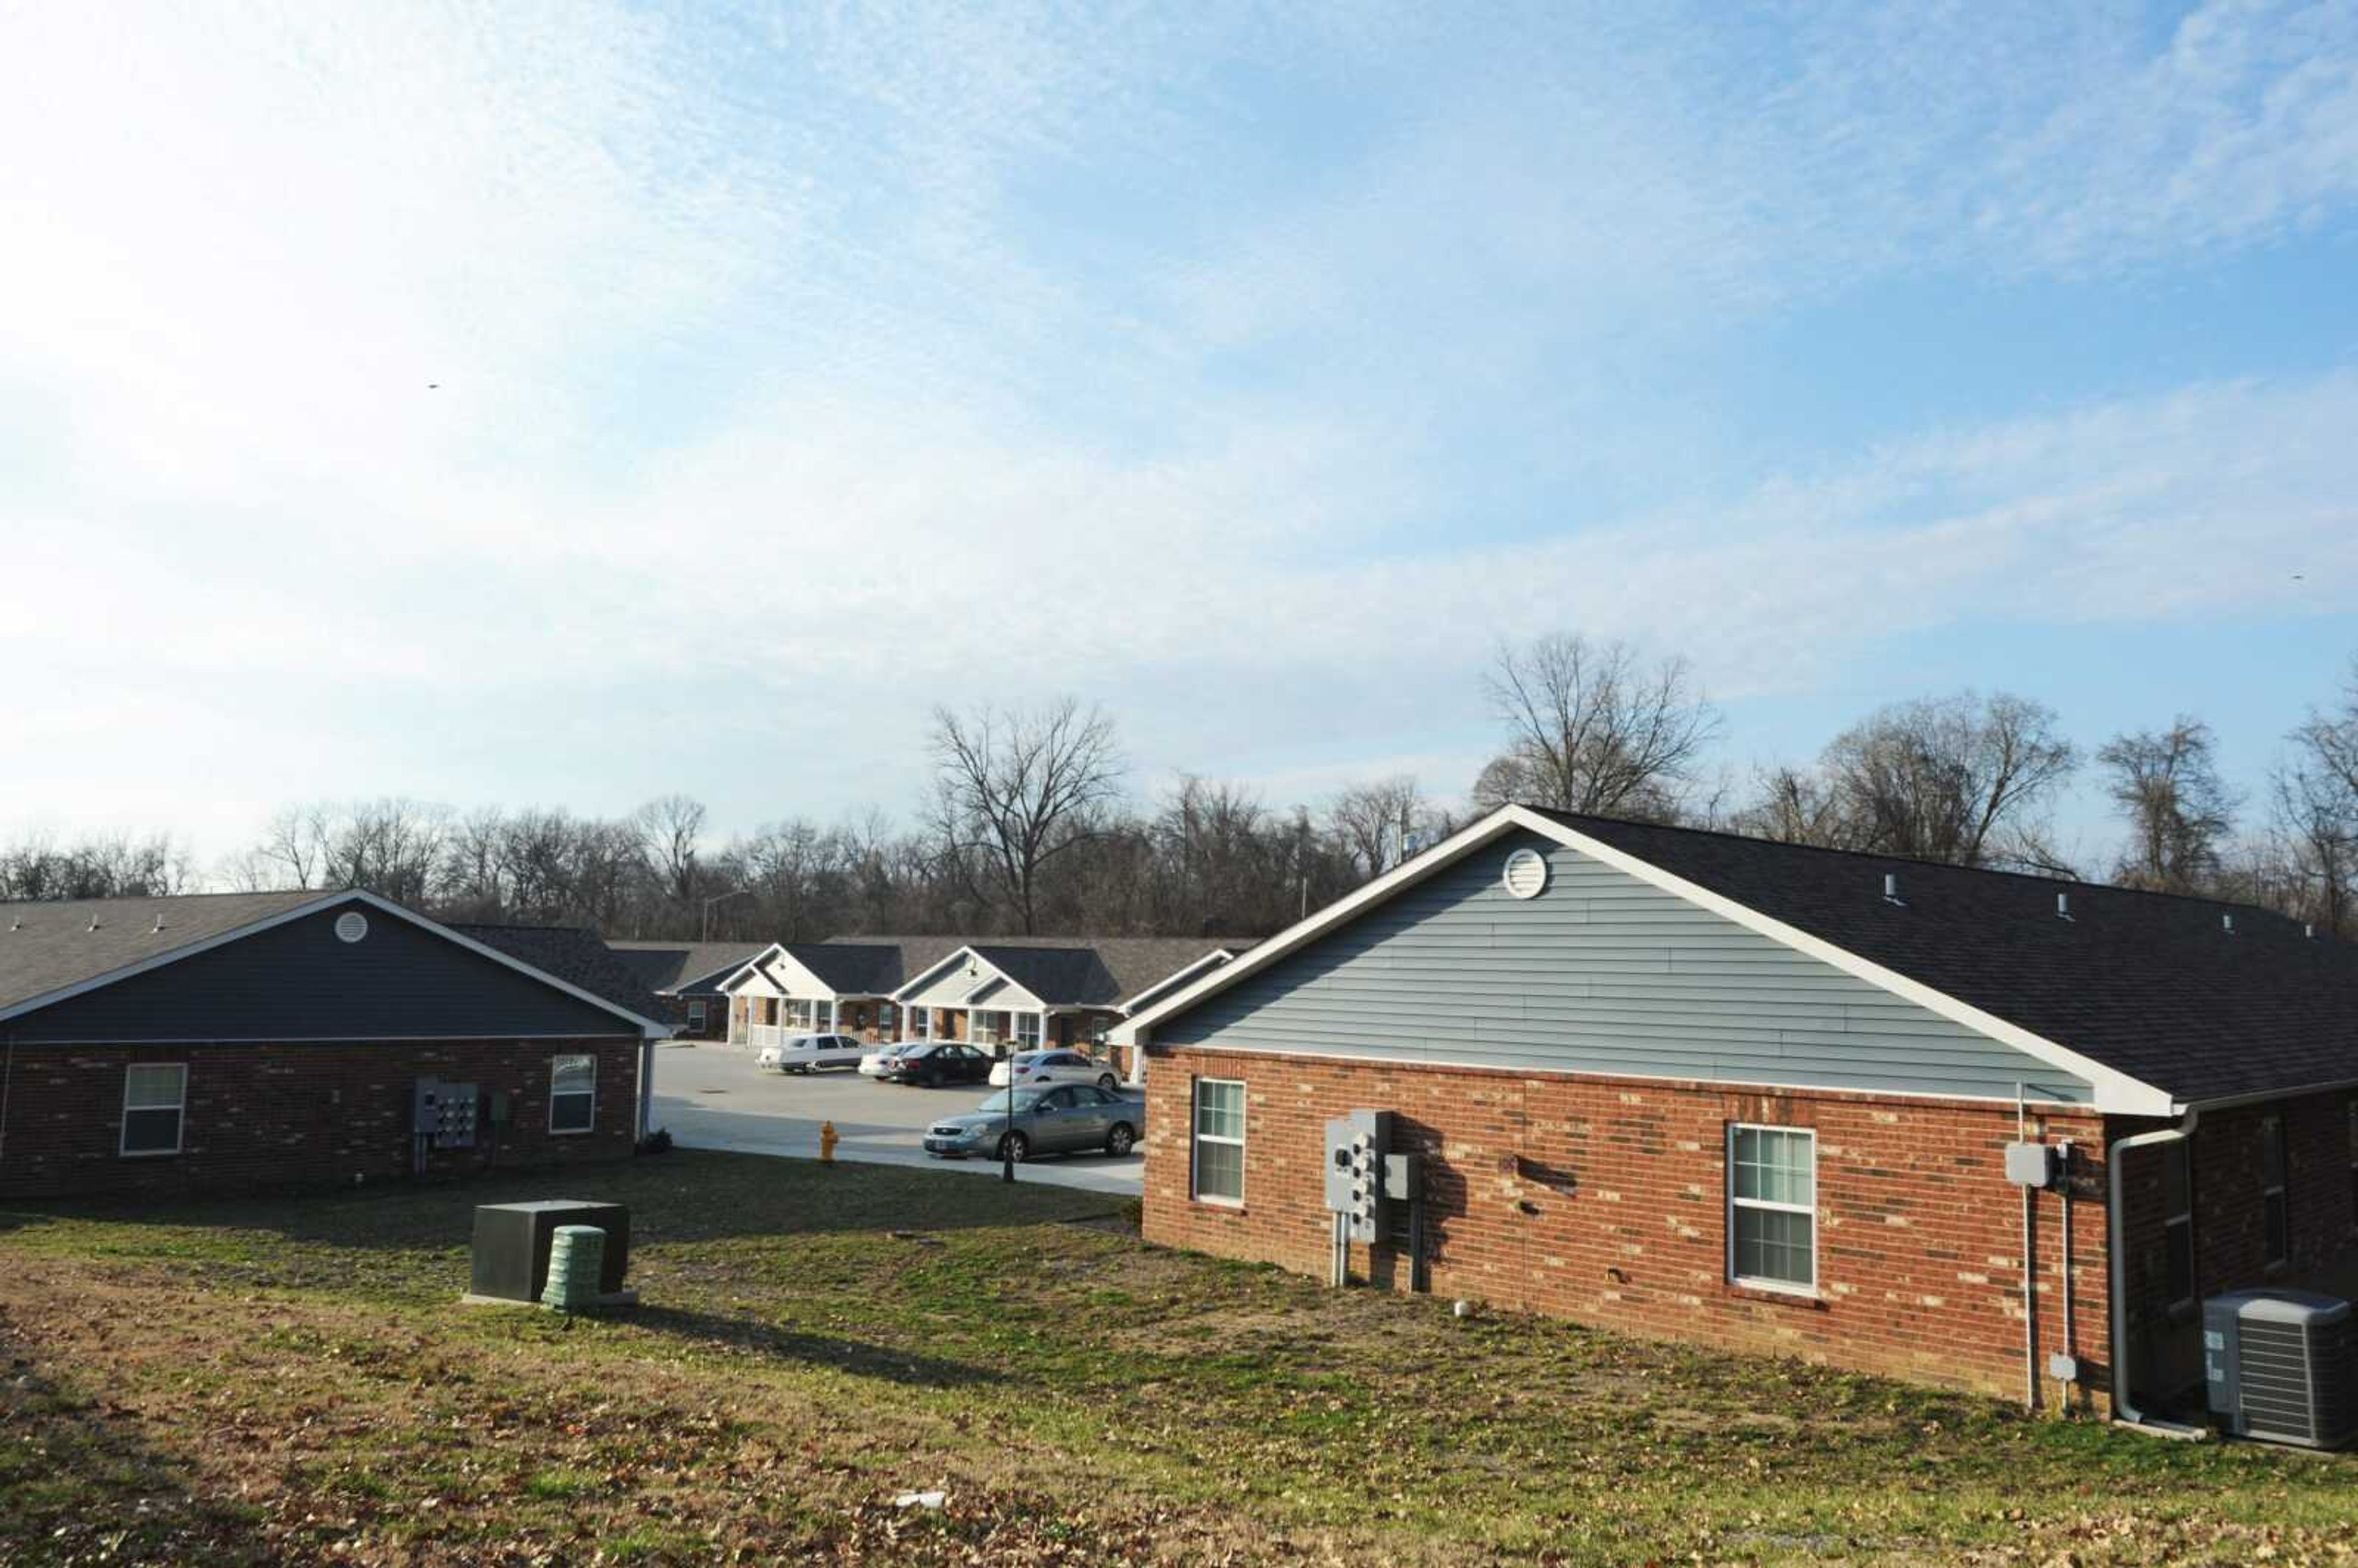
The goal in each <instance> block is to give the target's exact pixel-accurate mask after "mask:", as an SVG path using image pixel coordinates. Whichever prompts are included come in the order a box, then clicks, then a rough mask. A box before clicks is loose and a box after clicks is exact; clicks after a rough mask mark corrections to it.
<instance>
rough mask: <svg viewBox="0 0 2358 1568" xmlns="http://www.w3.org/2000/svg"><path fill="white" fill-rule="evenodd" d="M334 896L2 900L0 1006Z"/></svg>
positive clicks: (314, 891)
mask: <svg viewBox="0 0 2358 1568" xmlns="http://www.w3.org/2000/svg"><path fill="white" fill-rule="evenodd" d="M333 896H334V895H333V894H331V893H327V892H319V890H317V889H312V890H310V891H308V892H303V891H297V892H232V893H191V894H184V895H181V896H178V897H173V898H100V899H76V900H72V901H70V902H60V903H0V1008H6V1007H14V1006H16V1004H17V1003H19V1002H23V1001H27V1000H31V999H32V998H34V997H38V996H47V995H49V993H50V992H52V991H59V990H63V989H66V988H68V987H70V986H76V985H80V984H81V983H82V982H83V981H85V980H94V979H98V978H99V977H100V976H102V975H107V974H112V973H114V971H115V970H117V969H122V968H129V967H130V966H131V965H134V964H137V963H140V962H142V961H144V960H146V959H149V958H155V957H162V956H164V955H165V954H168V953H172V952H175V951H177V950H178V949H180V948H182V947H187V946H193V945H194V944H196V943H199V942H202V941H204V940H206V939H207V938H208V937H212V936H220V935H224V934H226V933H228V932H232V931H235V930H237V929H238V928H240V927H241V926H246V925H254V923H255V922H257V921H262V920H267V919H269V918H270V917H271V916H272V915H274V914H286V913H287V911H289V910H292V909H297V908H300V907H301V906H303V905H304V904H307V903H319V902H320V901H321V900H324V899H329V898H331V897H333ZM159 921H160V922H161V923H162V928H161V929H160V930H159V929H157V923H158V922H159ZM93 925H94V926H95V929H93V928H92V927H93Z"/></svg>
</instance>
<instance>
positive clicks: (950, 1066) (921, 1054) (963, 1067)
mask: <svg viewBox="0 0 2358 1568" xmlns="http://www.w3.org/2000/svg"><path fill="white" fill-rule="evenodd" d="M884 1076H885V1078H886V1080H887V1081H888V1082H892V1083H896V1084H919V1085H922V1086H924V1087H926V1088H932V1087H935V1086H936V1085H938V1084H979V1083H980V1082H982V1081H983V1080H984V1079H985V1078H988V1077H989V1076H990V1055H989V1054H986V1053H984V1052H981V1051H978V1050H976V1049H975V1048H974V1047H973V1046H971V1045H968V1044H963V1043H961V1042H958V1041H954V1040H944V1041H937V1042H936V1043H935V1044H931V1045H914V1046H912V1047H910V1048H909V1049H908V1050H906V1051H903V1052H902V1053H901V1054H900V1055H898V1056H896V1057H894V1058H893V1059H892V1062H891V1063H890V1064H888V1065H887V1066H886V1068H885V1071H884Z"/></svg>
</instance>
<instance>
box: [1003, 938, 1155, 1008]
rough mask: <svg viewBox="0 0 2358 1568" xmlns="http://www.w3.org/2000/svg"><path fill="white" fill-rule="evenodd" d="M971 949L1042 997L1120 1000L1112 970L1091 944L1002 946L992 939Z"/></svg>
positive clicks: (1097, 1002)
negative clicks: (1088, 945) (1075, 945)
mask: <svg viewBox="0 0 2358 1568" xmlns="http://www.w3.org/2000/svg"><path fill="white" fill-rule="evenodd" d="M974 950H975V954H976V956H977V957H979V958H981V959H982V961H983V962H984V963H986V964H989V965H990V967H991V968H994V969H997V970H998V971H999V972H1000V973H1001V974H1002V975H1005V976H1006V977H1007V978H1008V979H1011V980H1013V981H1014V982H1015V983H1016V984H1017V985H1019V986H1022V988H1023V989H1025V990H1027V991H1030V992H1031V993H1032V994H1033V996H1036V997H1038V998H1039V999H1040V1000H1042V1001H1044V1002H1049V1003H1052V1004H1053V1003H1058V1002H1070V1003H1076V1004H1092V1005H1095V1006H1098V1007H1110V1006H1112V1005H1113V1004H1114V1003H1116V1002H1118V1001H1120V1000H1121V997H1122V993H1121V989H1120V986H1118V985H1117V984H1116V983H1115V981H1114V978H1113V972H1112V971H1111V970H1109V969H1108V968H1106V967H1105V963H1104V961H1103V960H1102V959H1100V958H1099V957H1098V952H1097V949H1096V948H1094V947H1003V946H1000V945H999V944H997V943H995V942H994V943H990V944H987V945H986V944H982V943H977V944H976V945H975V949H974Z"/></svg>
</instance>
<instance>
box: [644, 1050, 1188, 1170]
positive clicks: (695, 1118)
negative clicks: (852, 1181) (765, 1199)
mask: <svg viewBox="0 0 2358 1568" xmlns="http://www.w3.org/2000/svg"><path fill="white" fill-rule="evenodd" d="M991 1092H992V1091H991V1089H990V1086H989V1085H987V1084H959V1085H955V1086H950V1087H943V1088H938V1089H921V1088H916V1087H912V1086H910V1085H906V1084H880V1083H878V1082H876V1081H875V1080H874V1079H872V1078H863V1077H861V1076H860V1075H859V1074H858V1073H855V1072H851V1071H849V1070H848V1069H840V1070H838V1069H830V1070H828V1071H827V1072H824V1073H815V1074H811V1075H809V1076H802V1075H795V1076H787V1075H785V1074H783V1073H768V1072H763V1070H762V1069H760V1068H759V1067H756V1066H755V1065H753V1052H752V1047H750V1046H743V1045H720V1044H713V1043H711V1042H710V1041H703V1042H699V1043H698V1044H694V1045H685V1044H665V1045H662V1046H659V1047H657V1048H656V1051H655V1098H654V1125H655V1126H657V1127H660V1128H663V1129H665V1130H667V1131H668V1132H670V1134H671V1135H672V1137H673V1139H674V1140H675V1141H677V1142H679V1143H681V1144H683V1145H685V1146H687V1147H688V1148H691V1149H725V1150H729V1151H730V1152H735V1153H741V1154H792V1155H796V1156H799V1157H801V1158H804V1159H812V1160H815V1159H817V1157H818V1130H819V1124H820V1123H821V1122H826V1121H832V1122H834V1123H835V1131H836V1137H837V1139H838V1142H837V1144H836V1146H835V1157H836V1158H837V1159H838V1160H864V1161H871V1162H876V1163H880V1164H886V1165H923V1166H926V1167H928V1168H930V1169H933V1170H936V1171H950V1172H957V1171H963V1172H966V1173H968V1174H970V1175H988V1176H996V1175H998V1174H999V1162H997V1161H995V1160H936V1159H934V1158H933V1157H932V1156H930V1155H928V1154H927V1153H926V1152H925V1150H924V1149H923V1148H921V1147H919V1144H918V1140H919V1139H920V1138H921V1137H922V1136H923V1135H924V1133H925V1126H926V1124H927V1123H928V1122H931V1121H933V1120H934V1119H936V1118H938V1117H944V1116H955V1115H956V1114H957V1113H958V1112H959V1111H963V1110H971V1109H973V1108H975V1107H976V1106H977V1105H979V1103H981V1101H982V1099H983V1098H984V1097H985V1096H986V1095H989V1094H990V1093H991ZM1145 1177H1146V1159H1145V1156H1144V1155H1143V1154H1141V1153H1136V1152H1133V1153H1130V1154H1128V1155H1125V1156H1123V1157H1122V1158H1121V1159H1119V1160H1117V1159H1115V1158H1114V1157H1113V1156H1112V1155H1110V1154H1060V1155H1055V1156H1044V1157H1043V1158H1041V1159H1037V1160H1033V1161H1029V1162H1025V1163H1024V1164H1022V1165H1019V1166H1017V1167H1016V1171H1015V1179H1016V1180H1017V1181H1019V1182H1040V1183H1044V1184H1049V1185H1053V1186H1064V1187H1079V1188H1082V1189H1083V1190H1085V1191H1088V1192H1100V1193H1120V1194H1123V1195H1128V1196H1132V1197H1135V1196H1136V1195H1139V1194H1140V1193H1141V1192H1142V1191H1143V1190H1144V1189H1145Z"/></svg>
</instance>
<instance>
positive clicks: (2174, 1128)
mask: <svg viewBox="0 0 2358 1568" xmlns="http://www.w3.org/2000/svg"><path fill="white" fill-rule="evenodd" d="M1117 1034H1118V1037H1119V1038H1124V1039H1127V1040H1129V1041H1130V1042H1132V1043H1135V1044H1140V1045H1141V1047H1142V1048H1143V1049H1144V1050H1145V1052H1146V1055H1147V1059H1148V1066H1149V1071H1148V1075H1147V1079H1148V1092H1149V1095H1150V1098H1151V1099H1152V1102H1153V1103H1152V1108H1151V1109H1150V1112H1149V1115H1148V1118H1147V1125H1148V1129H1149V1133H1148V1141H1147V1179H1146V1202H1145V1230H1146V1235H1147V1236H1148V1238H1150V1239H1152V1240H1155V1241H1159V1242H1164V1243H1169V1244H1172V1245H1177V1246H1184V1247H1191V1248H1195V1249H1202V1250H1206V1251H1212V1252H1217V1253H1222V1254H1226V1255H1228V1256H1233V1257H1240V1258H1250V1259H1256V1260H1267V1261H1273V1262H1277V1263H1280V1264H1283V1265H1285V1266H1287V1267H1290V1268H1294V1269H1299V1270H1303V1271H1312V1272H1316V1271H1323V1270H1325V1268H1326V1266H1327V1264H1328V1261H1329V1259H1330V1257H1331V1252H1330V1247H1331V1236H1332V1232H1331V1228H1330V1227H1331V1216H1330V1215H1329V1213H1328V1212H1327V1210H1326V1208H1325V1186H1324V1180H1325V1176H1324V1167H1325V1159H1326V1150H1325V1124H1326V1122H1327V1120H1328V1119H1330V1118H1334V1117H1337V1116H1341V1115H1343V1114H1344V1113H1346V1112H1347V1111H1350V1110H1353V1109H1359V1108H1367V1109H1379V1110H1388V1111H1390V1112H1391V1113H1392V1114H1393V1134H1394V1141H1393V1147H1394V1148H1395V1149H1397V1150H1401V1151H1406V1152H1418V1153H1421V1154H1422V1157H1423V1160H1422V1163H1423V1166H1424V1190H1425V1196H1426V1202H1425V1212H1424V1217H1425V1221H1426V1225H1425V1231H1424V1236H1425V1241H1424V1253H1423V1257H1422V1265H1423V1270H1424V1272H1425V1274H1426V1276H1427V1280H1428V1283H1429V1288H1430V1289H1432V1290H1433V1291H1435V1292H1441V1293H1444V1294H1449V1295H1454V1296H1468V1297H1475V1298H1479V1299H1482V1300H1485V1301H1488V1302H1492V1303H1499V1304H1503V1305H1508V1306H1512V1307H1518V1308H1528V1309H1531V1310H1537V1311H1541V1312H1548V1313H1554V1314H1562V1315H1564V1316H1568V1317H1573V1318H1576V1319H1579V1320H1581V1321H1583V1322H1586V1323H1591V1324H1595V1325H1601V1326H1606V1327H1611V1328H1615V1329H1619V1330H1624V1331H1628V1332H1633V1333H1639V1334H1644V1335H1650V1336H1660V1337H1668V1338H1678V1339H1685V1340H1693V1341H1697V1342H1702V1343H1707V1344H1712V1345H1716V1346H1725V1347H1730V1348H1736V1349H1743V1350H1755V1351H1768V1352H1779V1353H1790V1354H1795V1355H1800V1356H1802V1357H1809V1358H1812V1359H1815V1360H1819V1361H1823V1362H1827V1363H1831V1364H1835V1365H1841V1366H1845V1367H1850V1368H1857V1369H1861V1370H1866V1371H1872V1372H1878V1373H1886V1374H1891V1375H1897V1376H1901V1377H1906V1378H1910V1379H1918V1380H1920V1381H1926V1382H1931V1383H1936V1384H1942V1385H1946V1386H1952V1387H1961V1388H1966V1389H1972V1390H1981V1391H1985V1392H1989V1393H1993V1394H2003V1395H2009V1396H2015V1397H2029V1398H2033V1399H2035V1400H2038V1401H2039V1402H2040V1403H2042V1404H2045V1405H2049V1406H2060V1405H2063V1404H2067V1403H2080V1404H2085V1405H2089V1406H2093V1407H2094V1408H2098V1409H2105V1408H2113V1407H2115V1405H2116V1406H2117V1413H2122V1414H2130V1413H2147V1414H2149V1413H2151V1412H2152V1411H2154V1410H2155V1409H2157V1408H2159V1407H2162V1406H2165V1405H2167V1404H2168V1403H2169V1401H2170V1400H2173V1399H2174V1398H2176V1397H2178V1396H2179V1395H2180V1394H2182V1393H2183V1392H2184V1391H2185V1390H2187V1389H2188V1388H2189V1387H2190V1386H2191V1385H2195V1384H2199V1381H2200V1379H2201V1346H2200V1325H2199V1322H2198V1310H2199V1306H2198V1304H2199V1302H2200V1300H2201V1297H2202V1296H2204V1295H2209V1294H2213V1293H2216V1292H2223V1291H2228V1290H2233V1289H2237V1288H2243V1287H2249V1286H2258V1285H2268V1284H2294V1283H2306V1284H2318V1283H2331V1282H2336V1281H2339V1282H2343V1283H2346V1282H2347V1280H2346V1278H2345V1276H2346V1275H2347V1274H2348V1272H2349V1271H2350V1270H2351V1269H2352V1266H2353V1260H2358V1254H2353V1247H2358V1094H2353V1091H2358V957H2353V951H2352V950H2351V949H2350V948H2348V947H2347V946H2342V945H2340V944H2336V943H2333V942H2331V941H2327V940H2324V939H2322V938H2320V937H2317V936H2315V935H2312V934H2311V933H2309V931H2308V930H2306V929H2305V928H2304V927H2302V926H2300V925H2297V924H2295V923H2291V922H2288V921H2286V920H2284V919H2282V918H2281V917H2279V916H2276V915H2273V914H2267V913H2266V912H2264V911H2261V910H2257V909H2253V908H2246V907H2241V906H2235V905H2228V904H2221V903H2212V902H2208V901H2203V900H2197V899H2185V898H2174V897H2167V896H2163V895H2158V894H2149V893H2140V892H2130V891H2126V890H2123V889H2117V888H2110V887H2102V886H2091V885H2085V884H2079V883H2071V882H2061V881H2053V880H2051V879H2045V878H2038V877H2029V876H2018V875H2013V874H2007V873H2000V872H1991V871H1969V870H1963V869H1959V868H1955V867H1950V866H1940V865H1931V864H1926V863H1921V862H1916V861H1907V860H1889V859H1884V858H1880V857H1875V856H1868V855H1859V854H1851V853H1845V852H1837V851H1829V850H1821V849H1806V848H1801V847H1797V846H1790V845H1780V844H1771V843H1766V842H1762V841H1758V840H1753V839H1747V838H1737V837H1734V836H1731V835H1726V834H1718V833H1707V832H1699V831H1693V830H1688V829H1681V828H1670V827H1655V826H1649V825H1641V824H1636V823H1627V822H1619V821H1614V820H1608V819H1604V818H1596V817H1585V816H1571V815H1564V814H1558V813H1553V812H1548V811H1542V810H1537V809H1532V808H1528V807H1522V806H1508V807H1504V808H1501V809H1500V810H1498V811H1497V812H1495V813H1493V814H1491V815H1490V816H1487V817H1485V818H1484V819H1483V820H1481V821H1479V822H1477V823H1476V824H1474V825H1473V826H1472V827H1468V828H1466V830H1465V831H1463V832H1461V833H1459V834H1457V835H1456V836H1455V837H1454V838H1450V839H1448V840H1447V841H1445V842H1444V843H1442V844H1440V845H1437V846H1435V847H1434V848H1433V849H1431V850H1429V851H1427V852H1426V853H1425V854H1423V855H1422V856H1420V857H1418V858H1417V859H1415V860H1412V861H1410V862H1409V863H1408V864H1406V865H1404V866H1402V867H1401V868H1400V869H1399V870H1398V871H1394V872H1393V873H1391V874H1390V875H1389V876H1387V877H1385V878H1383V879H1380V880H1379V881H1376V882H1374V883H1371V884H1370V885H1368V887H1366V888H1363V889H1361V890H1360V891H1359V892H1357V893H1355V894H1353V895H1352V896H1351V897H1349V898H1347V899H1345V900H1343V901H1342V902H1340V903H1337V904H1336V905H1335V906H1333V907H1332V908H1330V909H1327V910H1325V911H1322V912H1320V913H1318V914H1314V916H1312V917H1311V918H1310V919H1309V920H1306V921H1304V922H1303V924H1302V925H1299V926H1297V927H1295V928H1294V929H1293V930H1291V931H1289V932H1286V933H1284V934H1282V935H1280V936H1278V937H1276V938H1273V939H1272V940H1271V941H1270V942H1268V943H1266V944H1264V945H1262V946H1260V947H1257V948H1255V949H1254V950H1253V951H1251V952H1249V953H1248V954H1246V955H1244V956H1242V957H1239V958H1238V960H1237V961H1236V962H1234V963H1232V964H1229V965H1228V966H1226V967H1224V968H1220V969H1218V970H1217V971H1215V972H1213V973H1211V974H1209V975H1207V976H1206V977H1204V978H1203V979H1199V980H1197V981H1196V982H1195V983H1194V984H1192V985H1190V986H1188V987H1186V988H1184V989H1180V990H1178V991H1176V992H1175V993H1174V994H1172V995H1170V996H1168V997H1166V998H1165V999H1163V1000H1162V1001H1160V1002H1159V1003H1158V1004H1156V1005H1153V1006H1152V1007H1148V1008H1145V1009H1143V1010H1141V1011H1140V1012H1138V1013H1137V1014H1136V1015H1134V1016H1133V1017H1132V1018H1131V1019H1130V1021H1129V1022H1127V1023H1126V1024H1125V1025H1124V1026H1123V1027H1122V1028H1121V1029H1120V1031H1118V1032H1117ZM2131 1139H2134V1140H2135V1141H2134V1142H2130V1143H2127V1144H2126V1145H2124V1140H2131ZM2017 1140H2022V1141H2038V1142H2044V1143H2048V1144H2058V1145H2060V1144H2063V1143H2069V1144H2070V1145H2071V1151H2070V1153H2069V1155H2068V1157H2067V1163H2066V1164H2065V1167H2064V1169H2065V1172H2066V1175H2065V1178H2064V1180H2063V1181H2062V1183H2061V1184H2060V1185H2058V1186H2050V1187H2048V1188H2045V1189H2039V1188H2031V1187H2024V1186H2017V1185H2014V1184H2010V1183H2009V1182H2008V1180H2007V1177H2006V1170H2005V1156H2006V1145H2008V1144H2009V1143H2012V1142H2015V1141H2017ZM1404 1207H1405V1206H1395V1210H1396V1211H1398V1210H1401V1209H1404ZM2067 1207H2068V1210H2069V1214H2068V1217H2067V1214H2066V1209H2067ZM2115 1217H2117V1221H2115ZM1394 1220H1395V1222H1394V1225H1393V1227H1392V1228H1391V1229H1390V1231H1388V1232H1387V1233H1386V1235H1385V1236H1384V1237H1383V1238H1382V1239H1380V1240H1379V1242H1378V1243H1377V1244H1376V1245H1374V1246H1372V1247H1368V1246H1357V1247H1354V1248H1353V1249H1352V1251H1351V1254H1350V1262H1351V1266H1352V1268H1353V1269H1354V1271H1355V1272H1357V1274H1358V1275H1360V1276H1362V1277H1368V1278H1372V1279H1373V1280H1375V1281H1377V1282H1379V1283H1384V1284H1390V1285H1393V1286H1395V1287H1404V1286H1406V1285H1408V1284H1409V1283H1411V1282H1412V1281H1413V1280H1414V1279H1415V1278H1416V1277H1417V1270H1416V1269H1415V1268H1414V1267H1413V1266H1412V1265H1413V1263H1414V1262H1415V1261H1417V1260H1412V1259H1411V1258H1410V1257H1409V1255H1408V1248H1407V1243H1408V1235H1407V1232H1406V1230H1405V1228H1404V1227H1401V1225H1400V1224H1399V1223H1398V1216H1397V1212H1396V1214H1395V1217H1394ZM2067 1226H2068V1232H2067ZM2067 1234H2068V1235H2069V1238H2070V1242H2069V1248H2068V1251H2067V1249H2066V1245H2065V1240H2064V1238H2065V1236H2066V1235H2067ZM2059 1353H2061V1354H2063V1355H2066V1356H2068V1357H2071V1361H2070V1362H2068V1363H2058V1364H2055V1366H2054V1368H2050V1357H2053V1356H2056V1355H2057V1354H2059ZM2052 1370H2061V1371H2063V1372H2065V1373H2066V1374H2069V1376H2068V1377H2067V1378H2066V1379H2063V1380H2057V1379H2054V1378H2053V1377H2052V1375H2051V1371H2052Z"/></svg>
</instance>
